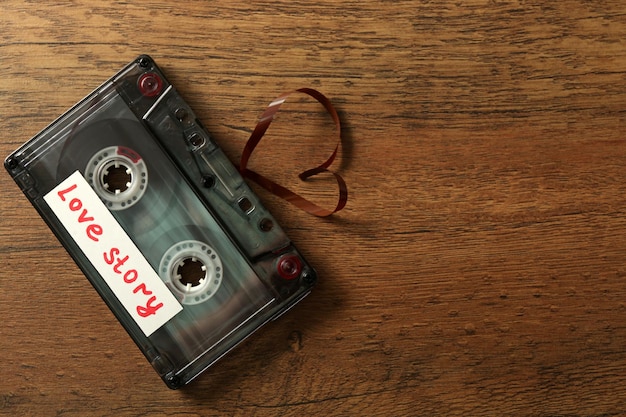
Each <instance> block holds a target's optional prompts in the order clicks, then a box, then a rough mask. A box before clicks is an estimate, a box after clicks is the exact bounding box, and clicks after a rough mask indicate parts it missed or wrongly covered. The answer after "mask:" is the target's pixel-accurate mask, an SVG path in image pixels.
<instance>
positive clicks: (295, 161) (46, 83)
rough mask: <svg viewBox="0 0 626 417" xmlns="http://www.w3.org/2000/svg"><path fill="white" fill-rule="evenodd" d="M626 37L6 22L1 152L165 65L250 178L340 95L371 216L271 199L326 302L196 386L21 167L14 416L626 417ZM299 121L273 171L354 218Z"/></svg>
mask: <svg viewBox="0 0 626 417" xmlns="http://www.w3.org/2000/svg"><path fill="white" fill-rule="evenodd" d="M625 39H626V5H625V4H624V2H623V1H621V0H604V1H602V0H600V1H582V0H579V1H573V0H564V1H558V2H557V1H553V2H549V1H539V0H518V1H514V0H510V1H507V0H502V1H500V0H489V1H487V0H484V1H479V0H470V1H464V2H458V1H457V2H453V1H445V0H439V1H437V0H432V1H429V0H422V1H419V0H405V1H382V0H379V1H375V0H363V1H347V0H346V1H331V0H322V1H317V2H315V3H313V2H306V1H250V0H246V1H231V0H229V1H222V0H216V1H184V2H183V1H178V2H170V1H156V0H155V1H150V2H148V1H146V2H135V3H133V2H125V1H97V2H96V1H93V2H78V1H63V2H39V1H17V0H9V1H4V2H3V3H2V11H1V12H0V154H2V155H7V154H8V153H9V152H11V151H12V150H14V149H15V148H16V147H17V146H18V145H20V144H21V143H23V142H24V141H26V140H27V139H28V138H30V137H31V136H32V135H34V134H35V133H37V132H38V131H39V130H41V129H42V128H43V127H44V126H45V125H46V124H48V123H49V122H50V121H52V120H53V119H54V118H55V117H57V116H58V115H59V114H61V113H62V112H63V111H64V110H66V109H67V108H68V107H70V106H71V105H72V104H74V103H75V102H76V101H78V100H79V99H80V98H82V97H83V96H85V95H86V94H87V93H89V92H90V91H91V90H92V89H93V88H95V87H96V86H97V85H99V84H100V83H101V82H103V81H104V80H105V79H107V78H108V77H109V76H111V75H112V74H114V73H115V72H116V71H117V70H118V69H119V68H121V67H122V66H123V65H125V64H126V63H127V62H128V61H130V60H131V59H133V58H134V57H135V56H136V55H138V54H140V53H149V54H151V55H152V56H153V57H154V58H155V59H156V60H157V62H159V63H160V65H161V66H162V67H163V68H164V69H165V71H166V72H167V74H168V76H169V78H170V79H171V80H172V81H173V83H174V84H175V85H177V87H178V89H179V90H180V91H181V92H182V94H183V95H184V96H185V97H186V98H187V100H188V101H189V102H190V104H191V105H192V107H194V108H195V109H196V111H197V113H198V114H199V116H200V118H201V119H202V121H203V122H204V124H205V125H206V127H207V128H208V130H210V131H211V132H212V133H213V134H214V136H215V137H216V138H217V140H218V142H219V143H220V144H221V145H222V146H223V147H224V148H225V150H226V152H227V153H228V155H229V156H230V157H231V158H232V159H233V160H236V158H237V157H238V156H239V155H240V152H241V150H242V148H243V145H244V143H245V141H246V139H247V137H248V135H249V133H250V131H251V129H252V128H253V127H254V125H255V123H256V120H257V118H258V116H259V115H260V114H261V112H262V111H263V110H264V108H265V106H266V105H267V104H268V103H269V102H270V101H271V100H272V99H273V98H274V97H275V96H277V95H278V94H280V93H281V92H283V91H286V90H290V89H293V88H298V87H305V86H306V87H314V88H317V89H319V90H320V91H322V92H324V93H325V94H326V95H328V96H329V97H330V98H331V99H332V101H333V103H334V104H335V105H336V106H337V108H338V109H339V111H340V113H341V116H342V119H343V135H344V148H343V152H342V160H341V164H338V166H337V169H338V170H339V171H340V172H341V173H342V174H343V175H344V177H345V179H346V180H347V182H348V184H349V186H350V200H349V203H348V206H347V208H346V209H345V210H344V211H343V212H341V213H340V214H338V215H337V216H335V217H333V218H331V219H318V218H315V217H312V216H309V215H307V214H305V213H303V212H300V211H297V210H296V209H294V208H293V207H291V206H290V205H288V204H287V203H285V202H283V201H280V200H278V199H276V198H274V197H272V196H270V195H268V194H267V193H265V192H263V191H262V190H260V191H259V193H260V194H261V195H262V196H263V197H264V199H265V201H266V202H267V206H268V207H269V208H270V209H271V210H272V211H273V212H274V214H275V215H276V217H277V218H278V219H279V220H280V221H281V222H282V223H283V225H284V227H285V229H286V230H287V231H288V233H289V234H290V236H291V237H292V238H293V240H294V241H295V242H296V244H297V245H298V246H299V247H300V249H301V250H302V251H303V252H304V253H305V254H306V256H307V257H308V258H309V260H310V261H311V262H312V263H313V264H315V265H316V267H317V269H318V271H319V273H320V276H321V280H320V283H319V286H318V287H317V289H316V291H315V292H314V293H313V294H312V295H311V296H310V297H309V298H307V299H306V300H305V301H304V302H303V303H302V304H301V305H299V306H298V307H297V308H295V309H294V310H292V311H291V312H290V313H289V314H287V315H286V316H284V317H283V318H282V319H281V320H279V321H277V322H274V323H272V324H270V325H269V326H267V327H266V328H265V329H263V330H262V331H261V332H260V333H257V334H256V335H255V336H254V337H253V338H252V339H250V340H249V341H248V342H246V343H245V344H244V345H243V346H242V347H241V348H240V349H238V350H237V351H235V352H233V353H232V354H231V355H229V356H228V357H227V358H225V359H224V360H223V361H221V362H220V363H219V364H218V365H217V366H215V367H214V368H212V369H211V370H209V371H208V372H207V373H206V374H204V375H203V376H202V377H200V378H199V379H198V380H197V381H196V382H195V383H193V384H192V385H191V386H189V387H188V388H186V389H183V390H179V391H170V390H168V389H167V388H166V387H165V385H163V384H162V382H161V380H160V379H159V378H158V377H157V375H156V373H154V371H153V370H152V368H151V367H150V365H149V364H148V363H147V361H145V359H144V358H143V356H142V355H141V353H140V352H139V351H138V349H137V348H136V347H135V345H134V344H133V342H132V341H131V340H130V338H129V337H128V336H127V335H126V333H125V332H124V330H123V329H122V328H121V326H119V325H118V323H117V322H116V321H115V320H114V318H113V316H112V315H111V313H110V312H109V311H108V310H107V308H106V307H105V306H104V303H103V302H101V301H100V299H99V298H98V296H97V295H96V293H95V291H93V289H92V288H91V287H90V285H89V283H88V282H87V280H86V279H85V278H84V277H83V276H82V274H81V273H80V272H79V270H78V269H77V268H76V266H75V265H74V264H73V263H72V261H71V260H70V258H69V256H68V255H67V254H66V253H65V251H64V249H62V247H61V246H60V244H59V243H58V242H57V241H56V240H55V238H54V237H53V235H52V233H51V232H49V230H48V229H47V227H46V226H45V225H44V223H43V221H41V220H40V219H39V217H38V216H37V214H36V212H35V210H34V209H32V208H31V206H30V204H29V203H28V202H27V200H26V198H24V197H23V195H22V194H21V193H20V191H19V190H18V189H17V187H16V186H15V184H14V183H13V182H12V180H11V179H10V178H9V177H8V175H7V174H6V173H4V172H3V173H2V174H1V175H0V187H1V189H2V194H1V197H0V198H1V206H0V207H1V213H0V216H1V218H0V257H1V259H2V268H1V272H0V276H1V279H0V321H1V324H0V353H1V355H2V361H1V363H2V367H3V369H4V371H3V372H4V374H3V376H2V377H1V378H0V394H1V397H0V414H2V415H7V416H18V415H19V416H21V415H25V416H47V415H57V416H88V415H97V416H139V415H141V416H143V415H146V416H148V415H149V416H185V417H190V416H217V415H225V416H409V415H411V416H414V415H450V416H469V415H472V416H479V415H498V416H506V415H511V416H616V415H624V414H626V279H625V278H626V265H625V263H624V259H625V257H626V236H625V233H626V171H625V169H624V167H625V165H626V146H624V145H625V141H624V137H623V133H624V127H625V126H626V41H625ZM285 110H286V111H285V112H283V113H281V115H280V117H279V123H277V125H276V126H275V127H273V128H272V129H271V131H270V136H271V137H270V138H269V139H268V140H267V142H264V144H263V145H262V149H260V150H259V153H258V154H257V155H256V156H255V157H254V158H253V160H252V163H251V167H252V168H255V169H258V170H259V171H261V172H263V173H265V174H267V175H268V176H270V177H272V178H274V179H276V180H278V181H279V182H282V183H283V184H285V185H289V186H292V187H294V188H297V189H299V190H301V191H302V192H304V193H305V194H307V195H308V196H310V197H311V198H314V199H316V201H320V202H322V203H328V204H330V202H332V198H333V194H332V189H329V188H328V184H324V183H323V181H317V182H312V183H311V184H306V185H301V184H299V183H298V180H297V179H296V178H295V173H297V172H298V169H302V168H303V167H308V166H310V165H312V164H313V163H315V162H318V161H319V160H320V159H321V158H322V156H324V155H326V154H327V153H328V152H329V151H330V149H331V148H332V140H326V139H323V138H324V136H326V134H327V133H329V132H330V133H332V132H331V131H332V129H331V128H330V125H329V124H328V121H327V120H325V118H324V116H323V112H321V111H320V110H319V108H318V107H316V106H314V105H312V104H311V103H309V102H308V101H306V100H304V102H302V101H301V100H294V101H293V102H290V103H289V105H288V106H287V108H286V109H285ZM339 165H340V166H339Z"/></svg>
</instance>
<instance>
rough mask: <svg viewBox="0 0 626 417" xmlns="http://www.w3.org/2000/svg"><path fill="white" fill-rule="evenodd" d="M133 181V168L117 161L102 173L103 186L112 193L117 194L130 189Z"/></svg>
mask: <svg viewBox="0 0 626 417" xmlns="http://www.w3.org/2000/svg"><path fill="white" fill-rule="evenodd" d="M132 181H133V175H132V171H131V169H130V168H129V167H127V166H126V165H124V164H121V163H119V162H117V161H115V162H114V163H113V164H112V165H111V166H109V167H107V168H106V169H105V170H104V172H103V175H102V186H103V187H104V189H105V190H107V191H108V192H110V193H111V194H116V195H117V194H119V193H123V192H124V191H126V190H128V188H129V187H130V186H131V184H132Z"/></svg>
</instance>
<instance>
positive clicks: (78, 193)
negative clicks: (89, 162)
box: [44, 171, 183, 336]
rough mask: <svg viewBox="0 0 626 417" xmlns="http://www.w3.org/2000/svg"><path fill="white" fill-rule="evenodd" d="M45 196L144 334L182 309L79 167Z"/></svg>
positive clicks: (152, 330)
mask: <svg viewBox="0 0 626 417" xmlns="http://www.w3.org/2000/svg"><path fill="white" fill-rule="evenodd" d="M44 200H46V203H48V205H49V206H50V208H51V209H52V211H53V212H54V214H56V216H57V217H58V218H59V220H60V221H61V223H63V226H65V229H67V231H68V232H69V234H70V235H72V238H73V239H74V241H75V242H76V243H77V244H78V246H79V247H80V248H81V250H82V251H83V253H84V254H85V256H87V259H89V261H90V262H91V263H92V264H93V266H94V267H95V268H96V269H97V270H98V272H99V273H100V275H102V277H103V278H104V281H105V282H106V283H107V285H108V286H109V288H111V290H112V291H113V293H114V294H115V296H116V297H117V298H118V299H119V301H120V302H121V303H122V305H123V306H124V308H126V311H128V313H129V314H130V315H131V316H132V318H133V319H134V320H135V322H136V323H137V325H138V326H139V327H140V328H141V330H142V331H143V333H144V334H145V335H146V336H150V335H151V334H152V333H154V331H155V330H157V329H158V328H159V327H161V326H163V325H164V324H165V323H167V322H168V321H169V320H170V319H171V318H172V317H174V316H175V315H176V314H177V313H178V312H180V311H181V310H182V309H183V307H182V306H181V305H180V303H179V302H178V300H177V299H176V297H174V295H173V294H172V293H171V292H170V291H169V290H168V288H167V286H166V285H165V283H164V282H163V281H162V280H161V278H159V276H158V275H157V273H156V272H155V271H154V269H152V267H151V266H150V264H149V263H148V261H147V260H146V258H145V257H144V256H143V255H142V254H141V252H140V251H139V249H138V248H137V246H135V244H134V243H133V241H132V240H131V239H130V237H129V236H128V234H126V231H125V230H124V229H123V228H122V226H120V224H119V223H118V222H117V221H116V220H115V218H114V217H113V215H112V214H111V212H110V211H109V210H108V209H107V208H106V206H105V205H104V204H103V203H102V201H100V198H98V195H97V194H96V193H95V191H94V190H93V189H92V188H91V187H90V186H89V184H88V183H87V181H86V180H85V178H83V176H82V175H81V173H80V172H78V171H76V172H74V173H73V174H72V175H70V176H69V177H68V178H67V179H66V180H65V181H63V182H62V183H61V184H59V185H58V186H56V187H55V188H54V189H53V190H52V191H50V192H49V193H48V194H46V195H45V196H44Z"/></svg>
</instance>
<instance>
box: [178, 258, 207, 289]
mask: <svg viewBox="0 0 626 417" xmlns="http://www.w3.org/2000/svg"><path fill="white" fill-rule="evenodd" d="M176 272H177V274H178V279H179V281H180V282H181V284H183V285H184V286H185V287H187V288H193V287H197V286H198V285H200V284H202V282H203V281H204V280H205V279H206V265H205V264H204V263H202V262H201V261H199V260H198V259H196V258H193V257H192V258H185V259H183V260H182V261H181V262H180V263H179V265H178V269H177V271H176Z"/></svg>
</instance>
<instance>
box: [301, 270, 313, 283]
mask: <svg viewBox="0 0 626 417" xmlns="http://www.w3.org/2000/svg"><path fill="white" fill-rule="evenodd" d="M302 279H303V280H304V282H306V283H307V284H313V283H314V282H315V277H314V276H313V275H312V274H311V273H309V271H304V272H303V273H302Z"/></svg>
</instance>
